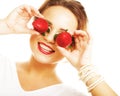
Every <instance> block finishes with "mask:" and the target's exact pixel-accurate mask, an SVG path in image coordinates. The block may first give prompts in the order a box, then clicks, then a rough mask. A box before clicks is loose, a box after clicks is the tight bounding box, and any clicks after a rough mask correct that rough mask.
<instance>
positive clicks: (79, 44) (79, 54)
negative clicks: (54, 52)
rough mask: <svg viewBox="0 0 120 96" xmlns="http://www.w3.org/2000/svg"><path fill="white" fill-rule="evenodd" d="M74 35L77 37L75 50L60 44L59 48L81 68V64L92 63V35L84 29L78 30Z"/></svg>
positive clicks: (72, 62)
mask: <svg viewBox="0 0 120 96" xmlns="http://www.w3.org/2000/svg"><path fill="white" fill-rule="evenodd" d="M73 36H74V38H75V48H74V50H72V51H71V50H68V49H65V48H62V47H59V46H58V49H59V50H60V52H61V53H62V54H63V56H65V57H66V58H67V59H68V61H69V62H70V63H71V64H72V65H73V66H74V67H75V68H76V69H78V70H79V69H80V67H81V66H83V65H85V64H88V63H90V60H89V59H90V53H89V52H90V37H89V34H88V33H87V32H85V31H82V30H76V31H75V32H74V35H73Z"/></svg>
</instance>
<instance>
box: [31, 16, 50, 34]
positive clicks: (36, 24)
mask: <svg viewBox="0 0 120 96" xmlns="http://www.w3.org/2000/svg"><path fill="white" fill-rule="evenodd" d="M32 25H33V28H34V30H36V31H38V32H39V33H44V32H46V31H47V30H48V22H47V21H46V20H45V19H43V18H37V19H35V20H34V21H33V23H32Z"/></svg>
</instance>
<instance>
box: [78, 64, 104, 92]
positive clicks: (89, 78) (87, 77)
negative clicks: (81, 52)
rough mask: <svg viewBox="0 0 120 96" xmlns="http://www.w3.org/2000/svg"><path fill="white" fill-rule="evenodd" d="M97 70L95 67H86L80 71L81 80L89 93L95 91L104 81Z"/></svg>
mask: <svg viewBox="0 0 120 96" xmlns="http://www.w3.org/2000/svg"><path fill="white" fill-rule="evenodd" d="M96 69H97V68H96V67H95V66H94V65H84V66H82V67H81V68H80V70H79V76H80V79H81V80H82V81H83V82H84V83H85V85H86V86H87V87H88V91H91V90H92V89H94V88H95V87H96V86H98V85H99V84H100V83H101V82H102V81H103V80H104V79H103V77H102V76H101V75H100V74H99V72H98V71H97V70H96Z"/></svg>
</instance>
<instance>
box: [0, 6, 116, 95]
mask: <svg viewBox="0 0 120 96" xmlns="http://www.w3.org/2000/svg"><path fill="white" fill-rule="evenodd" d="M57 8H59V11H60V12H61V14H59V13H57V12H58V10H56V12H53V13H50V14H51V15H50V16H49V15H47V12H48V13H49V11H52V10H54V11H55V9H57ZM63 9H64V12H63V13H62V10H63ZM56 13H57V14H56ZM64 13H66V15H65V14H64ZM42 14H43V15H44V16H45V18H47V19H48V20H49V21H50V22H52V23H53V27H52V29H53V30H52V31H51V32H50V34H47V35H46V36H40V34H38V32H36V31H35V30H32V29H29V28H28V27H27V23H28V22H29V20H30V19H31V18H32V17H33V16H37V17H41V18H44V17H43V16H42V15H41V14H39V12H38V11H37V10H36V9H34V8H33V7H32V6H28V5H22V6H19V7H17V8H15V9H14V10H13V11H12V12H11V13H10V14H9V15H8V16H7V17H6V18H4V19H2V20H0V34H31V39H30V44H31V49H32V52H33V55H32V56H31V59H30V61H28V62H22V63H21V62H20V63H17V72H18V78H19V81H20V84H21V87H22V88H23V90H26V91H31V90H36V89H39V88H43V87H46V86H50V85H54V84H59V83H61V81H60V80H59V78H58V77H57V76H56V74H55V67H56V63H57V62H58V61H59V60H61V59H62V58H63V57H66V58H67V59H68V61H69V62H70V63H71V64H72V65H73V67H75V68H76V70H78V71H79V69H80V68H81V67H82V66H84V65H85V64H90V62H89V60H88V59H86V58H85V57H86V56H85V55H86V54H87V56H88V57H89V55H88V52H89V51H88V50H89V46H88V45H89V39H90V38H89V36H88V33H87V32H84V31H81V30H75V29H76V26H74V25H75V24H76V23H75V22H76V18H74V15H73V14H72V13H71V12H70V11H69V10H67V9H66V8H63V7H58V6H54V8H53V7H51V8H50V9H47V10H45V11H44V12H43V13H42ZM55 14H56V15H55ZM52 15H53V17H54V18H55V17H56V18H58V17H61V16H65V17H67V18H66V19H65V22H62V21H61V20H60V19H56V20H54V19H52ZM60 15H61V16H60ZM65 17H64V18H65ZM68 17H69V18H68ZM69 19H70V20H71V19H72V20H73V22H74V23H75V24H73V22H72V23H71V22H69V23H68V21H67V20H69ZM13 21H14V22H13ZM55 21H59V23H58V22H57V23H55ZM54 24H55V25H54ZM63 24H65V25H64V26H65V29H66V28H68V30H69V31H70V33H71V34H73V35H74V36H75V49H74V50H73V51H70V50H67V49H64V48H61V47H58V46H57V45H56V44H55V42H54V41H53V38H52V37H53V34H55V32H59V31H57V30H58V29H59V28H60V27H63V28H64V26H62V25H63ZM68 25H69V26H68ZM76 25H77V24H76ZM73 26H74V27H73ZM73 30H74V32H73ZM48 37H51V38H48ZM41 40H42V41H43V42H44V43H46V44H48V45H49V46H50V47H52V48H53V49H54V50H55V51H57V52H56V53H54V54H51V56H46V55H45V54H42V53H41V52H40V51H38V49H37V44H36V43H37V42H38V41H41ZM32 45H33V46H32ZM56 55H59V56H60V57H59V59H58V58H56V57H54V56H56ZM41 56H43V57H45V58H46V57H47V58H49V59H48V60H46V61H45V58H44V59H43V57H42V60H41V58H40V57H41ZM51 57H52V58H51ZM53 57H54V59H53ZM73 57H76V58H73ZM84 61H85V62H84ZM86 62H87V63H86ZM48 73H49V74H48ZM36 77H37V78H36ZM96 79H97V77H95V78H93V79H91V80H89V83H93V82H95V81H96ZM26 81H27V82H26ZM43 82H44V83H43ZM91 94H92V96H118V95H117V94H116V93H115V92H114V91H113V90H112V89H111V88H110V87H109V85H108V84H107V83H106V82H105V81H103V82H101V83H100V84H99V85H98V86H97V87H95V88H94V89H93V90H92V91H91Z"/></svg>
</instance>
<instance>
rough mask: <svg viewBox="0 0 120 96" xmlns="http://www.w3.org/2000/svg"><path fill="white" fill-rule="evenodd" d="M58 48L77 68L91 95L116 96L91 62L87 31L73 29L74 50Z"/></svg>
mask: <svg viewBox="0 0 120 96" xmlns="http://www.w3.org/2000/svg"><path fill="white" fill-rule="evenodd" d="M58 49H59V50H60V52H61V53H62V54H63V55H64V56H65V57H66V58H67V59H68V60H69V62H70V63H71V64H72V65H73V66H74V67H75V68H76V69H77V70H78V72H79V76H80V79H81V80H82V81H83V82H84V83H85V85H86V87H87V88H88V91H89V92H90V93H91V94H92V96H117V94H116V93H115V92H114V90H113V89H112V88H111V87H110V86H109V85H108V84H107V83H106V82H105V81H104V79H103V77H102V76H101V75H100V74H99V73H98V72H97V70H96V69H97V68H96V67H95V66H94V65H92V64H91V61H90V59H91V54H90V53H91V52H90V51H91V42H90V36H89V34H88V33H87V32H85V31H82V30H76V31H75V49H74V50H72V51H70V50H69V51H68V50H67V49H64V48H61V47H58ZM73 57H75V58H73Z"/></svg>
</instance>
